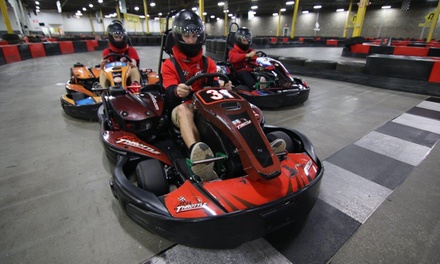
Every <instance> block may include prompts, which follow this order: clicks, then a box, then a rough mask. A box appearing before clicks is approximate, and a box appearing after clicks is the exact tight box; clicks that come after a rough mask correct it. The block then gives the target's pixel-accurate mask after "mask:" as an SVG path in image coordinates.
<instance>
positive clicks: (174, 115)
mask: <svg viewBox="0 0 440 264" xmlns="http://www.w3.org/2000/svg"><path fill="white" fill-rule="evenodd" d="M188 105H189V107H191V108H192V109H194V105H193V104H188ZM178 107H179V106H176V107H174V109H173V111H171V120H172V121H173V124H174V125H175V126H176V127H178V128H180V124H179V118H178V116H177V108H178Z"/></svg>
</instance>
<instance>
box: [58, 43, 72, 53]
mask: <svg viewBox="0 0 440 264" xmlns="http://www.w3.org/2000/svg"><path fill="white" fill-rule="evenodd" d="M59 45H60V49H61V53H62V54H69V53H75V48H74V47H73V42H72V41H61V42H59Z"/></svg>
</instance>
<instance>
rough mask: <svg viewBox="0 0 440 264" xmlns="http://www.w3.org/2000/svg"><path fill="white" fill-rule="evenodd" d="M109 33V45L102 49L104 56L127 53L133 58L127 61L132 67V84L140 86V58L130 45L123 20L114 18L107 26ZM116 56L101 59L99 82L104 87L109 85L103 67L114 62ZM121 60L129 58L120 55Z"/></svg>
mask: <svg viewBox="0 0 440 264" xmlns="http://www.w3.org/2000/svg"><path fill="white" fill-rule="evenodd" d="M107 35H108V40H109V43H108V47H107V48H105V49H104V50H103V51H102V57H103V58H105V56H107V55H109V54H110V53H116V54H124V55H127V56H128V57H129V58H130V59H131V62H127V63H128V64H129V65H130V68H131V70H130V73H129V74H130V76H129V78H130V81H131V85H135V86H139V85H140V80H141V75H140V73H139V69H138V66H139V62H140V58H139V55H138V53H137V51H136V50H135V49H134V48H133V47H132V46H129V45H128V42H127V39H128V36H127V33H126V31H125V28H124V26H123V25H122V22H121V21H119V20H113V21H112V23H111V24H110V25H108V27H107ZM114 57H115V56H110V57H108V58H107V59H105V60H104V59H103V60H101V63H100V66H101V74H100V76H99V83H100V84H101V86H102V87H105V88H107V87H108V86H109V85H108V80H107V78H106V76H105V72H104V70H103V69H104V66H105V65H106V64H107V63H109V62H114V61H115V59H118V58H114ZM119 60H120V61H125V60H127V59H126V58H125V57H120V58H119Z"/></svg>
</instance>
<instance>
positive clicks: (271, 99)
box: [217, 23, 310, 109]
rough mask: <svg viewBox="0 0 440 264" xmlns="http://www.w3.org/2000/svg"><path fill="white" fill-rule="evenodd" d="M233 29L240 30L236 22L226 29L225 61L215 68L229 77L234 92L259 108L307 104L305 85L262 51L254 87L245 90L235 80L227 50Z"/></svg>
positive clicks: (230, 44)
mask: <svg viewBox="0 0 440 264" xmlns="http://www.w3.org/2000/svg"><path fill="white" fill-rule="evenodd" d="M234 26H235V27H236V28H237V29H238V28H239V26H238V24H237V23H231V25H230V26H229V33H228V36H227V38H226V45H225V47H226V49H225V57H224V61H222V62H218V63H217V69H218V71H219V72H221V73H223V74H227V75H228V77H229V79H230V80H231V81H232V84H233V85H234V86H235V90H236V92H237V93H238V94H239V95H240V96H242V97H243V98H245V99H246V100H248V101H249V102H250V103H252V104H255V105H256V106H258V107H260V108H262V109H275V108H280V107H286V106H294V105H298V104H301V103H304V102H305V101H307V99H308V98H309V93H310V87H309V85H308V84H307V82H306V81H304V80H303V79H301V78H298V77H294V76H292V75H291V74H290V73H289V71H288V70H287V69H286V68H285V67H284V65H283V64H282V63H281V62H280V61H278V60H276V59H274V58H270V57H268V56H267V54H266V53H264V52H263V51H257V56H258V58H257V60H256V63H255V67H254V69H253V72H252V74H253V75H254V77H255V79H256V80H258V82H257V84H256V87H247V86H246V85H245V84H244V83H242V82H240V80H238V78H237V77H236V69H234V68H233V66H232V64H231V63H230V62H229V61H228V55H229V51H230V50H231V49H232V48H233V47H234V43H235V31H233V27H234ZM261 77H264V79H265V82H264V83H261V82H260V81H259V80H260V79H261Z"/></svg>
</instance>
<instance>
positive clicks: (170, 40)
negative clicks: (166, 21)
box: [163, 30, 174, 56]
mask: <svg viewBox="0 0 440 264" xmlns="http://www.w3.org/2000/svg"><path fill="white" fill-rule="evenodd" d="M173 47H174V37H173V33H172V32H171V30H170V31H168V33H167V35H166V38H165V43H164V46H163V49H164V51H165V52H166V53H167V54H168V55H170V56H172V55H173Z"/></svg>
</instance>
